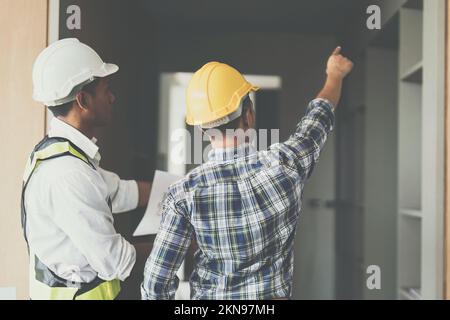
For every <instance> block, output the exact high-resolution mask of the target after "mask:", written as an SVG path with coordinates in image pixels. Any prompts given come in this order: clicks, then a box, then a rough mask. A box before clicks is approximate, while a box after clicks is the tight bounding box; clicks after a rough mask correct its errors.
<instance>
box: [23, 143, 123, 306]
mask: <svg viewBox="0 0 450 320" xmlns="http://www.w3.org/2000/svg"><path fill="white" fill-rule="evenodd" d="M65 156H72V157H75V158H77V159H80V160H81V161H83V162H85V163H86V164H87V165H89V166H90V167H92V168H93V169H94V170H95V167H94V165H93V164H92V163H91V162H90V161H89V158H88V157H87V156H86V154H85V153H84V152H83V151H82V150H81V149H80V148H78V147H77V146H76V145H74V144H73V143H71V142H70V141H69V140H67V139H65V138H60V137H52V138H49V137H45V138H44V139H43V140H42V141H41V142H40V143H39V144H38V145H36V147H35V148H34V150H33V153H32V154H31V156H30V158H29V160H28V162H27V166H26V168H25V173H24V177H23V186H22V208H21V211H22V229H23V234H24V237H25V241H26V242H27V245H28V239H27V235H26V225H27V213H26V210H25V191H26V188H27V185H28V182H29V181H30V178H31V176H32V175H33V173H34V172H35V170H36V168H37V167H38V166H39V165H40V164H41V163H42V162H43V161H46V160H50V159H54V158H59V157H65ZM29 254H30V270H29V272H30V298H31V299H33V300H114V299H115V298H116V297H117V295H118V294H119V292H120V281H119V280H118V279H116V280H112V281H104V280H102V279H100V278H98V277H97V278H95V279H94V280H93V281H91V282H89V283H78V282H72V281H68V280H65V279H62V278H61V277H58V276H57V275H56V274H55V273H54V272H52V271H51V270H50V269H49V268H48V267H47V266H46V265H45V264H44V263H42V261H41V260H39V258H38V257H37V256H36V255H35V254H33V253H32V252H29Z"/></svg>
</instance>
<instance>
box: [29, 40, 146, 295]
mask: <svg viewBox="0 0 450 320" xmlns="http://www.w3.org/2000/svg"><path fill="white" fill-rule="evenodd" d="M118 70H119V67H118V66H116V65H114V64H108V63H104V62H103V61H102V59H101V58H100V57H99V55H98V54H97V53H96V52H95V51H94V50H93V49H92V48H90V47H89V46H87V45H85V44H83V43H81V42H79V41H78V40H77V39H64V40H60V41H57V42H55V43H53V44H52V45H50V46H49V47H48V48H46V49H45V50H43V51H42V52H41V53H40V55H39V56H38V57H37V59H36V61H35V63H34V66H33V85H34V93H33V98H34V99H35V100H36V101H38V102H41V103H43V104H44V105H46V106H47V107H48V108H49V110H50V111H51V112H52V113H53V115H54V116H55V117H54V118H53V119H52V121H51V124H50V130H49V133H48V135H47V136H46V137H45V138H44V139H43V140H42V141H41V142H40V143H39V144H37V145H36V147H35V148H34V150H33V152H32V153H31V156H30V158H29V159H28V162H27V166H26V169H25V174H24V178H23V189H22V227H23V231H24V236H25V240H26V241H27V244H28V249H29V253H30V298H31V299H38V300H41V299H71V300H73V299H80V300H81V299H88V300H91V299H96V300H110V299H115V298H116V297H117V295H118V294H119V292H120V281H123V280H125V279H126V278H127V277H128V276H129V275H130V272H131V270H132V268H133V266H134V263H135V260H136V251H135V249H134V247H133V246H132V245H131V244H130V243H128V242H127V241H126V240H125V239H124V238H123V237H122V236H121V235H120V234H118V233H117V232H116V230H115V229H114V226H113V221H114V220H113V215H112V213H119V212H125V211H130V210H133V209H135V208H136V207H138V206H145V205H146V204H147V201H148V195H149V192H150V184H149V183H147V182H136V181H132V180H130V181H125V180H121V179H120V178H119V177H118V176H117V175H116V174H114V173H112V172H108V171H105V170H103V169H102V168H100V166H99V164H100V158H101V157H100V153H99V148H98V147H97V145H96V139H95V138H94V137H93V131H94V129H95V128H97V127H100V126H104V125H107V124H108V123H109V122H110V120H111V118H112V106H113V104H114V101H115V97H114V94H113V93H112V92H111V91H110V89H109V85H108V76H110V75H112V74H114V73H116V72H117V71H118Z"/></svg>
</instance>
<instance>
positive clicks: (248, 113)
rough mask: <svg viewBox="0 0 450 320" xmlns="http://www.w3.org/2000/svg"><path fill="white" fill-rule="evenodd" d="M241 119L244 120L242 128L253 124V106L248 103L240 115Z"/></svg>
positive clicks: (250, 126)
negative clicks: (241, 115) (242, 114)
mask: <svg viewBox="0 0 450 320" xmlns="http://www.w3.org/2000/svg"><path fill="white" fill-rule="evenodd" d="M242 120H243V121H244V123H243V124H244V128H252V127H253V125H254V115H253V106H252V105H249V106H248V107H247V108H246V109H245V113H244V116H243V117H242Z"/></svg>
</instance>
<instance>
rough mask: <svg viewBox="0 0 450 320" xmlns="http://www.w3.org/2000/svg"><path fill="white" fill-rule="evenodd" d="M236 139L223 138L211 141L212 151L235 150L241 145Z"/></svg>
mask: <svg viewBox="0 0 450 320" xmlns="http://www.w3.org/2000/svg"><path fill="white" fill-rule="evenodd" d="M238 140H239V139H237V138H236V137H232V138H228V139H227V138H224V139H221V140H214V139H212V140H211V146H212V147H213V149H228V148H236V147H238V146H239V145H241V144H242V141H238Z"/></svg>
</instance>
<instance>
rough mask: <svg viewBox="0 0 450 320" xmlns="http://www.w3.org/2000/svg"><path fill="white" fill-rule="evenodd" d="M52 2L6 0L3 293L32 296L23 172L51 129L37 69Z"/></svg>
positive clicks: (0, 27) (0, 12)
mask: <svg viewBox="0 0 450 320" xmlns="http://www.w3.org/2000/svg"><path fill="white" fill-rule="evenodd" d="M47 7H48V4H47V1H46V0H40V1H28V0H1V1H0V52H1V53H2V58H1V59H0V70H1V73H0V98H1V100H2V104H1V106H0V110H1V114H2V116H1V117H0V146H1V150H3V151H2V154H3V156H2V165H1V166H0V177H1V179H2V181H1V183H0V199H1V203H2V208H1V209H0V220H1V223H0V241H1V243H2V245H1V246H0V257H2V258H1V259H0V294H1V288H8V287H9V288H16V293H17V298H18V299H27V298H28V254H27V248H26V244H25V241H24V239H23V235H22V228H21V222H20V194H21V186H22V176H23V170H24V168H25V163H26V160H27V157H28V156H29V155H30V152H31V150H32V148H33V146H34V145H35V144H36V143H37V142H39V140H41V139H42V138H43V136H44V130H45V108H44V107H43V106H41V105H39V104H38V103H36V102H34V101H33V100H32V79H31V72H32V65H33V62H34V59H35V58H36V57H37V55H38V54H39V52H40V51H41V50H42V49H44V48H45V47H46V44H47ZM30 30H32V31H33V32H30ZM0 298H1V297H0ZM8 298H12V297H8Z"/></svg>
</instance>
